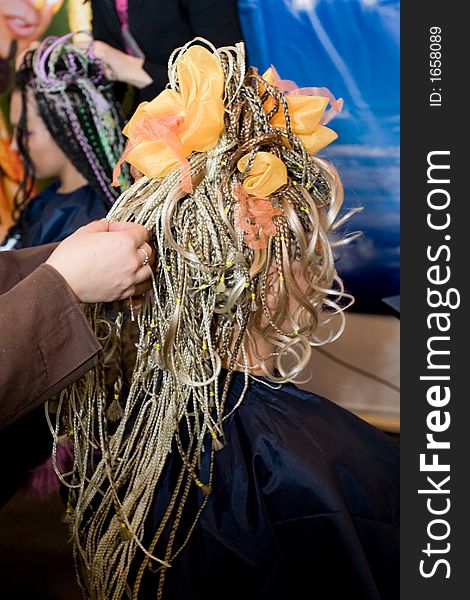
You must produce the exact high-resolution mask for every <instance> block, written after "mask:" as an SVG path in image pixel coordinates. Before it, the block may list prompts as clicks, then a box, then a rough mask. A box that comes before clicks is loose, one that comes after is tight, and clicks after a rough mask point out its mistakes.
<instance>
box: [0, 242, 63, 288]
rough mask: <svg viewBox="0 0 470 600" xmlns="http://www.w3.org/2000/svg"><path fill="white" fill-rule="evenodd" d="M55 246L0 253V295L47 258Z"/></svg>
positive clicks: (47, 245)
mask: <svg viewBox="0 0 470 600" xmlns="http://www.w3.org/2000/svg"><path fill="white" fill-rule="evenodd" d="M56 247H57V244H45V245H44V246H36V247H34V248H24V249H22V250H9V251H4V252H0V294H4V293H5V292H8V290H10V289H11V288H12V287H13V286H14V285H16V284H17V283H19V282H20V281H21V280H22V279H24V278H25V277H26V276H27V275H29V274H30V273H32V272H33V271H34V269H36V268H37V267H39V265H40V264H42V263H43V262H44V261H46V260H47V259H48V258H49V255H50V254H51V253H52V251H53V250H54V249H55V248H56Z"/></svg>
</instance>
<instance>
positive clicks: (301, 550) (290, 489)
mask: <svg viewBox="0 0 470 600" xmlns="http://www.w3.org/2000/svg"><path fill="white" fill-rule="evenodd" d="M263 382H264V383H263ZM243 383H244V375H243V374H240V373H235V375H234V380H233V382H232V385H231V391H230V397H229V404H230V403H231V405H234V404H235V403H236V401H237V400H238V398H239V396H240V393H241V390H242V388H243ZM266 383H267V382H266V380H262V379H261V378H258V381H256V380H253V379H251V380H250V386H249V389H248V392H247V395H246V397H245V400H244V401H243V403H242V404H241V406H240V407H239V408H238V409H237V410H236V411H235V413H234V414H233V415H232V416H231V417H230V418H229V419H228V420H227V422H226V425H225V435H226V439H227V444H226V446H225V447H224V448H223V449H222V450H219V451H218V452H216V454H215V464H214V476H213V492H212V494H211V495H210V497H209V501H208V504H207V506H206V508H205V509H204V511H203V513H202V516H201V518H200V520H199V522H198V524H197V526H196V528H195V530H194V532H193V535H192V536H191V538H190V541H189V543H188V545H187V546H186V547H185V549H184V550H183V551H182V553H181V554H180V555H179V556H178V557H177V558H176V559H175V560H174V561H173V563H172V567H171V568H170V569H168V570H167V574H166V579H165V584H164V594H163V598H164V599H166V600H168V599H172V600H176V599H178V600H197V599H199V598H201V599H204V600H212V599H214V600H215V599H217V600H220V599H222V598H223V599H224V600H226V599H232V598H233V599H241V598H243V599H248V600H251V599H253V600H254V599H257V600H259V599H262V600H277V599H281V598H282V599H284V598H286V599H287V598H288V599H290V598H309V599H310V598H312V599H319V600H323V599H326V598H328V599H334V600H336V599H343V598H348V600H349V599H354V600H355V599H358V600H377V599H387V600H388V599H390V600H391V599H396V598H399V591H398V584H399V573H398V568H399V566H398V541H399V534H398V531H399V530H398V527H399V487H398V486H399V471H398V468H399V451H398V446H397V444H396V443H395V442H394V441H393V440H391V439H390V438H388V437H387V436H386V435H385V434H383V433H381V432H379V431H378V430H377V429H375V428H374V427H372V426H370V425H368V424H367V423H365V422H364V421H362V420H360V419H358V418H357V417H355V416H354V415H352V414H351V413H349V412H348V411H346V410H344V409H342V408H341V407H339V406H337V405H335V404H333V403H332V402H330V401H328V400H326V399H324V398H321V397H319V396H316V395H314V394H311V393H308V392H304V391H301V390H299V389H298V388H296V387H295V386H293V385H290V384H288V385H283V386H282V387H281V388H280V389H276V390H274V389H272V388H270V387H268V385H266ZM208 465H209V452H208V451H206V452H205V453H204V458H203V464H202V472H201V477H200V479H201V480H202V481H204V476H206V480H207V477H208V475H207V473H208ZM179 466H180V464H179V459H178V456H177V452H173V453H172V455H171V460H170V464H169V465H168V468H167V469H166V471H165V478H164V480H163V483H162V486H161V487H160V490H159V495H158V497H157V500H156V502H155V505H154V508H153V513H152V515H151V518H150V519H149V523H148V527H147V531H148V538H149V540H150V539H151V538H152V534H153V532H154V531H155V530H156V527H157V524H158V523H159V521H160V519H161V516H162V514H163V511H164V508H165V507H166V501H167V500H168V498H169V495H170V490H171V483H172V482H173V481H174V480H175V477H176V474H177V472H178V470H179ZM193 487H194V489H195V491H194V492H193V495H192V496H191V497H190V499H189V505H190V506H191V505H192V507H193V516H194V512H195V508H197V506H198V505H200V502H201V500H202V493H201V492H200V491H199V490H198V489H196V488H195V486H193ZM190 522H191V521H190V519H187V521H186V522H184V521H183V523H182V529H186V531H184V533H183V534H179V537H178V538H177V541H178V543H177V544H175V548H178V544H181V542H182V540H183V539H184V537H185V535H186V533H187V528H188V527H189V525H190ZM147 541H148V540H147ZM158 576H159V574H158V573H152V572H151V571H150V570H148V569H147V570H146V572H145V576H144V580H143V584H142V587H141V593H140V594H139V598H155V597H156V589H157V585H158Z"/></svg>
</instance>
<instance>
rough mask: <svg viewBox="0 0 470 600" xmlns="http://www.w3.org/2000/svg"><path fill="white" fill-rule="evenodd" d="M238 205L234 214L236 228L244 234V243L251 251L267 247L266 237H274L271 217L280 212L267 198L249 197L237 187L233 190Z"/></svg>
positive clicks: (243, 190) (241, 188)
mask: <svg viewBox="0 0 470 600" xmlns="http://www.w3.org/2000/svg"><path fill="white" fill-rule="evenodd" d="M235 193H236V195H237V196H238V200H239V204H238V206H237V208H236V212H235V224H236V226H237V227H238V228H239V229H241V230H242V231H244V232H245V234H246V235H245V237H244V240H245V243H246V245H247V246H249V247H250V248H252V249H253V250H261V249H264V248H267V246H268V236H271V237H272V236H274V235H276V225H275V224H274V221H273V217H275V216H277V215H280V214H281V211H280V210H279V209H278V208H274V207H273V205H272V204H271V201H270V200H269V198H260V197H254V196H249V195H248V193H247V191H246V189H245V188H244V187H243V186H242V185H239V186H238V187H237V189H236V190H235Z"/></svg>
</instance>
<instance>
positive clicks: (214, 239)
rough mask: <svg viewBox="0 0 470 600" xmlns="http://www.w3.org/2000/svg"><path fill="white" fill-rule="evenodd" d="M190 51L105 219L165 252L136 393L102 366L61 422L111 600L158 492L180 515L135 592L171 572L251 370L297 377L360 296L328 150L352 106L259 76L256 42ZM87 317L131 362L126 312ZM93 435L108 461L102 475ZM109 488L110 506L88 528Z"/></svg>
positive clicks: (82, 526)
mask: <svg viewBox="0 0 470 600" xmlns="http://www.w3.org/2000/svg"><path fill="white" fill-rule="evenodd" d="M188 46H189V45H188ZM188 46H186V47H184V48H182V49H180V50H178V51H177V52H175V53H174V54H173V56H172V58H171V59H170V68H169V79H170V88H169V89H166V90H164V91H163V92H162V93H161V94H160V95H159V96H158V97H157V98H155V100H153V101H152V102H150V103H146V104H145V103H144V104H141V105H140V107H139V108H138V109H137V111H136V113H135V115H134V117H133V118H132V119H131V121H130V122H129V124H128V125H127V126H126V129H125V134H126V135H127V136H128V138H129V142H128V146H127V148H126V151H125V153H124V159H125V160H127V161H128V162H130V163H131V164H132V165H133V166H134V167H136V168H137V169H138V170H139V171H141V172H142V173H143V174H144V177H141V178H140V179H139V180H138V181H136V183H135V184H134V185H133V186H132V187H131V188H130V189H129V190H128V191H127V192H125V193H124V194H123V195H122V196H121V197H120V198H119V199H118V200H117V202H116V203H115V204H114V206H113V208H112V209H111V211H110V213H109V214H108V218H109V219H111V220H120V221H126V220H128V221H137V222H139V223H141V224H143V225H146V226H147V227H148V228H149V229H150V231H151V233H152V236H153V240H154V243H155V246H156V253H157V260H156V266H155V284H154V293H153V295H152V294H148V295H147V297H146V299H145V301H144V303H143V307H142V311H141V312H140V314H139V315H138V324H139V328H140V333H139V339H138V343H137V344H136V347H137V358H136V364H135V368H134V371H133V375H132V382H131V386H130V390H129V392H128V393H122V388H121V384H120V382H119V379H118V381H117V383H116V386H115V393H114V395H113V396H114V400H111V399H110V398H109V396H108V397H107V395H106V390H105V389H103V377H102V375H101V374H102V370H101V369H102V368H103V366H104V364H102V365H101V366H100V367H99V368H98V369H97V371H96V372H95V373H94V374H93V375H92V376H90V377H88V378H87V380H86V381H85V382H84V383H83V385H81V386H80V387H78V386H77V387H76V388H75V389H74V391H73V393H66V394H65V396H67V395H68V397H69V398H70V402H61V403H60V406H61V407H68V411H69V412H68V414H67V415H66V416H64V417H61V415H60V411H59V412H58V414H57V418H58V420H59V422H60V419H61V418H63V422H64V423H71V422H73V423H74V428H73V435H74V447H75V452H76V453H77V454H79V455H80V456H81V458H80V459H78V460H76V461H75V470H74V479H73V483H74V484H79V485H80V490H81V491H80V493H79V495H78V497H75V496H73V492H72V495H71V497H73V501H74V503H75V504H76V511H75V512H74V514H73V517H72V518H73V531H74V533H75V538H74V540H75V543H76V544H77V545H78V547H79V548H78V551H77V555H78V556H80V557H82V558H83V559H84V561H85V563H86V564H88V565H90V564H93V569H92V571H91V573H88V575H89V577H87V580H86V585H88V586H89V589H90V594H91V595H95V596H97V597H109V596H113V597H121V595H122V594H123V593H124V591H125V588H126V585H127V583H128V582H129V579H128V577H129V576H130V570H131V566H132V565H133V564H135V563H134V559H137V558H138V553H139V552H140V551H141V549H142V548H143V547H144V544H145V541H144V537H143V534H142V532H143V531H144V530H145V531H147V530H146V524H147V522H146V518H147V515H148V514H149V511H150V510H151V507H152V506H154V502H155V498H156V497H157V503H158V505H159V506H161V507H165V506H166V511H165V514H164V517H163V518H162V521H161V524H160V525H159V527H158V529H157V531H156V533H155V537H154V539H153V541H152V542H151V544H150V546H147V549H146V550H145V556H144V555H142V557H141V558H142V564H141V567H140V570H139V576H138V577H137V580H138V581H140V579H139V577H140V575H141V573H142V572H143V570H145V569H146V568H147V566H148V565H149V563H150V562H152V565H153V567H155V569H159V570H161V576H160V587H159V590H161V586H162V585H163V581H164V576H165V572H166V566H168V564H170V565H171V561H172V560H173V558H175V557H176V556H177V555H178V554H179V552H180V550H181V547H184V544H185V543H186V542H184V543H182V542H183V540H185V539H186V540H187V539H188V537H189V535H190V534H191V531H192V527H191V526H190V525H189V524H190V523H192V522H193V521H196V520H197V518H198V516H199V514H200V510H201V509H202V507H204V505H205V503H206V501H207V498H208V495H209V494H210V493H211V485H212V474H213V469H212V467H213V464H214V462H213V461H214V453H215V451H217V450H220V448H221V447H222V446H223V444H224V443H225V436H224V425H225V423H226V420H227V419H228V418H229V416H230V415H231V414H232V413H233V411H234V410H235V409H236V408H237V407H238V406H239V404H240V403H241V402H242V401H243V397H244V395H245V393H246V391H247V389H249V375H250V374H252V373H255V374H259V373H262V374H263V373H264V374H265V375H267V376H268V377H269V378H270V379H272V380H277V381H286V380H293V379H295V378H296V376H297V375H298V374H299V373H300V372H301V371H302V368H303V367H304V366H305V364H306V362H307V361H308V360H309V357H310V348H311V346H312V345H319V344H321V343H325V342H327V341H330V340H331V339H333V338H334V337H335V336H337V335H338V334H339V333H340V332H341V330H342V325H343V322H342V316H343V313H342V311H343V310H344V308H345V306H346V305H347V304H348V303H350V302H351V301H352V299H351V297H350V296H349V295H348V294H345V292H344V291H343V286H342V283H341V280H340V279H339V277H338V275H337V273H336V269H335V265H334V257H333V249H334V246H335V245H336V244H341V243H345V241H348V239H346V240H342V241H341V240H340V239H336V240H335V241H333V240H331V239H330V237H329V235H330V234H331V233H332V232H333V230H334V229H335V225H334V222H335V220H336V217H337V215H338V211H339V210H340V207H341V203H342V200H343V190H342V186H341V182H340V180H339V178H338V175H337V174H336V171H335V170H334V168H333V167H332V166H331V165H330V164H329V163H328V162H326V161H325V160H323V159H321V158H318V157H317V156H315V153H316V152H317V151H318V150H319V149H321V148H322V147H324V146H325V145H326V144H328V143H329V142H330V141H332V140H333V139H334V138H335V137H336V135H335V134H334V132H332V131H331V129H329V128H327V127H325V122H326V120H327V117H326V116H325V108H326V105H327V104H328V102H329V101H330V102H331V103H332V106H333V108H334V107H336V108H338V101H336V100H335V99H334V98H332V97H331V95H330V94H329V92H327V91H326V90H316V91H315V93H313V95H310V96H302V94H301V93H300V91H297V92H291V94H289V95H285V94H284V93H283V91H282V90H281V89H280V87H284V86H285V85H286V84H285V82H284V83H283V82H276V81H275V80H273V77H272V73H271V74H269V73H268V74H267V75H266V76H265V77H264V78H261V77H260V76H259V75H258V73H257V71H256V70H255V69H249V70H248V72H246V71H245V57H244V51H243V45H242V44H238V45H237V47H236V48H223V49H219V50H215V49H212V52H209V51H207V50H205V49H204V48H202V47H201V46H191V47H189V48H188ZM275 84H276V85H275ZM320 92H321V93H320ZM310 93H311V90H310ZM117 171H118V169H117V170H116V173H115V175H117ZM346 216H347V215H346ZM344 218H346V217H343V219H339V221H338V222H339V223H340V222H341V221H342V220H344ZM349 239H350V238H349ZM344 300H346V301H344ZM88 311H89V312H88V314H89V318H90V320H91V323H92V326H93V327H94V328H95V331H96V332H97V334H98V335H99V336H100V337H102V338H103V341H105V340H104V338H105V337H106V335H107V334H109V339H108V340H106V344H105V347H106V348H110V346H111V350H110V352H113V351H115V352H116V353H117V355H118V356H119V357H121V358H122V345H123V344H122V331H121V326H122V322H123V321H122V315H119V316H118V317H117V319H116V321H115V323H114V324H111V325H110V327H109V329H107V331H106V328H105V326H104V318H103V317H104V316H105V314H104V312H103V311H104V308H103V307H102V308H101V310H100V309H99V307H91V308H89V309H88ZM110 342H115V343H114V344H110ZM108 344H110V345H108ZM104 360H105V358H104V355H103V357H102V361H103V362H104ZM224 367H225V368H226V369H227V372H226V373H225V374H222V373H221V371H222V369H223V368H224ZM235 370H240V371H244V385H242V386H241V387H242V390H241V391H240V392H239V395H236V396H235V395H232V396H231V397H229V394H230V391H231V390H232V387H231V383H232V378H233V372H234V371H235ZM268 385H270V384H268ZM116 390H118V391H121V393H120V394H119V393H116ZM77 398H79V399H80V401H79V402H77ZM121 401H122V402H123V403H124V404H125V406H121V405H120V402H121ZM83 416H86V419H84V418H83ZM111 419H116V420H117V421H119V423H113V424H112V425H110V420H111ZM90 424H93V426H91V425H90ZM92 427H93V428H95V427H96V429H92ZM56 431H59V427H58V426H57V427H56ZM91 431H93V432H95V431H96V432H99V435H100V436H101V437H100V440H103V441H102V442H101V441H100V444H101V447H102V448H104V449H105V450H104V451H103V456H102V458H101V460H99V462H98V463H97V464H96V463H95V464H94V470H93V474H92V478H91V479H90V471H89V469H88V468H87V460H86V457H88V456H89V452H90V449H91V444H92V443H94V442H93V441H92V435H91V433H90V432H91ZM182 432H183V435H181V433H182ZM110 441H111V442H112V443H110ZM170 452H172V453H176V454H177V455H178V456H179V457H180V458H181V464H182V469H181V471H180V475H179V478H178V481H177V482H175V486H174V489H172V491H171V495H170V496H169V498H171V500H168V499H167V500H165V498H160V497H159V496H158V493H159V490H160V489H161V485H160V482H161V477H162V473H164V472H165V465H166V461H167V459H168V456H169V453H170ZM203 457H205V458H204V460H203ZM203 464H205V466H204V467H202V466H201V465H203ZM208 465H209V466H208ZM193 483H194V484H195V485H196V486H197V487H198V488H199V489H200V490H201V491H202V495H201V496H198V497H197V506H198V507H199V510H198V511H197V512H196V511H194V512H192V510H191V508H188V514H189V515H191V514H192V517H191V516H185V517H184V518H183V519H181V515H182V514H183V509H184V507H185V504H186V502H187V499H188V497H189V493H190V490H194V489H195V487H194V486H192V484H193ZM77 487H78V485H77ZM96 490H104V492H103V496H102V497H100V502H99V506H94V507H93V508H94V510H93V514H92V515H90V517H89V518H88V517H87V518H85V517H84V516H83V515H85V514H86V515H88V514H90V513H89V511H88V508H89V506H88V502H89V501H90V500H89V499H90V498H93V497H94V495H95V494H96ZM191 493H192V492H191ZM165 494H166V493H165ZM160 500H161V502H160ZM165 502H167V504H165ZM183 522H184V523H186V524H187V525H186V526H184V527H185V531H184V532H183V533H181V535H180V536H179V533H177V531H178V529H179V527H180V526H181V527H183V525H182V523H183ZM167 534H168V535H167ZM123 539H125V540H126V543H125V544H123V542H122V540H123ZM178 539H180V540H181V543H182V545H181V543H180V542H178V543H177V542H175V540H178ZM162 560H163V564H162ZM116 573H118V575H117V576H116ZM138 586H139V584H138V583H136V585H135V588H134V590H133V593H134V595H135V596H137V595H138Z"/></svg>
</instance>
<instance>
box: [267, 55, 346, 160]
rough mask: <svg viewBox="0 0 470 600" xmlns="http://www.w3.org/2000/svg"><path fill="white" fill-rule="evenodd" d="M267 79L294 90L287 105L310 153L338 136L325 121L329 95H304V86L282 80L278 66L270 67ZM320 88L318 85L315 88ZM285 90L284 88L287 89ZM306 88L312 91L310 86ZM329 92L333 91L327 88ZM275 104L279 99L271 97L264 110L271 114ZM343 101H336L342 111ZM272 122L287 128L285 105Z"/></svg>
mask: <svg viewBox="0 0 470 600" xmlns="http://www.w3.org/2000/svg"><path fill="white" fill-rule="evenodd" d="M262 77H263V79H264V80H265V81H267V83H269V84H271V85H275V86H276V87H280V88H286V89H287V90H289V91H290V93H288V94H286V101H287V107H288V109H289V117H290V122H291V127H292V130H293V132H294V133H295V134H296V135H297V137H298V138H299V139H300V141H301V142H302V143H303V145H304V146H305V148H306V149H307V152H308V153H309V154H316V153H317V152H319V151H320V150H321V149H322V148H324V147H325V146H328V144H331V142H333V141H334V140H335V139H336V138H337V137H338V135H337V133H336V132H335V131H333V130H332V129H330V128H329V127H325V126H324V125H322V124H321V121H322V117H323V116H324V113H325V109H326V107H327V106H328V102H329V97H328V96H327V95H325V96H322V95H304V94H302V93H301V92H302V89H297V88H296V86H295V84H294V83H293V82H289V81H281V80H280V79H279V76H278V75H277V73H276V71H275V69H274V68H273V67H270V68H269V69H268V70H267V71H266V72H265V73H264V74H263V76H262ZM314 90H315V91H317V88H314ZM283 91H284V90H283ZM305 91H309V89H306V90H305ZM264 92H265V88H264V87H263V86H260V94H261V95H263V94H264ZM325 92H326V93H327V94H329V92H328V91H327V90H326V89H325ZM274 107H275V101H274V99H273V98H272V97H269V98H268V99H267V100H266V102H265V103H264V110H265V112H266V114H269V113H270V112H271V111H272V110H273V108H274ZM341 107H342V100H338V101H334V110H335V111H339V110H341ZM270 123H271V125H274V126H275V127H281V128H284V129H285V127H286V117H285V114H284V110H283V108H282V106H281V107H280V108H279V110H278V111H277V113H276V114H275V115H274V116H273V117H271V119H270Z"/></svg>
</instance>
